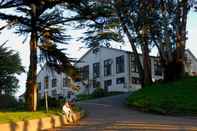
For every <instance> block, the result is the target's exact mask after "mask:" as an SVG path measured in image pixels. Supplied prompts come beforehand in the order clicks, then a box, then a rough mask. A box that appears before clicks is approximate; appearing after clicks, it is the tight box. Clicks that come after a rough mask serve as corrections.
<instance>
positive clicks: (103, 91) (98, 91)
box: [92, 87, 106, 98]
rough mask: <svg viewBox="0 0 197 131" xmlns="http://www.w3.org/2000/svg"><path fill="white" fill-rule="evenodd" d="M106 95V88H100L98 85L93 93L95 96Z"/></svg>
mask: <svg viewBox="0 0 197 131" xmlns="http://www.w3.org/2000/svg"><path fill="white" fill-rule="evenodd" d="M105 95H106V92H105V90H104V89H102V88H100V87H97V88H96V89H95V90H94V92H93V93H92V96H93V97H96V98H97V97H103V96H105Z"/></svg>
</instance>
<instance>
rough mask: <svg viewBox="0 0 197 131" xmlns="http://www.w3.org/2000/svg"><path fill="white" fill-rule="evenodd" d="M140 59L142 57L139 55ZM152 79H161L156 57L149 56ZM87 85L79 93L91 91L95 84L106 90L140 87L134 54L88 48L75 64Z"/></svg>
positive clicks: (108, 49)
mask: <svg viewBox="0 0 197 131" xmlns="http://www.w3.org/2000/svg"><path fill="white" fill-rule="evenodd" d="M140 59H141V61H142V57H140ZM151 63H152V76H153V80H158V79H162V70H161V67H160V65H159V59H158V57H151ZM75 66H76V67H77V68H79V69H80V70H81V72H84V73H82V79H84V81H86V83H88V86H87V85H86V87H83V88H81V90H80V93H91V92H92V91H93V90H94V89H95V88H96V87H97V86H100V87H101V88H103V89H105V90H107V91H124V92H127V91H135V90H138V89H139V88H140V84H139V82H140V81H139V73H138V70H137V67H136V64H135V57H134V54H133V53H131V52H128V51H124V50H120V49H115V48H106V47H97V48H94V49H90V50H89V51H88V52H87V53H86V54H85V55H83V56H82V57H81V58H80V59H79V61H78V62H77V63H76V64H75Z"/></svg>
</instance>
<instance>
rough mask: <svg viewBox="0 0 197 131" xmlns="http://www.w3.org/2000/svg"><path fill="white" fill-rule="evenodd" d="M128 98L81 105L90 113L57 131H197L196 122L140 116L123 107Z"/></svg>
mask: <svg viewBox="0 0 197 131" xmlns="http://www.w3.org/2000/svg"><path fill="white" fill-rule="evenodd" d="M127 96H128V94H124V95H118V96H112V97H106V98H101V99H96V100H89V101H84V102H81V103H79V104H80V105H81V106H82V108H83V109H85V110H86V112H87V113H88V115H87V117H86V118H84V119H82V120H81V121H80V122H79V123H77V124H75V125H67V126H65V127H63V128H57V129H52V130H55V131H125V130H126V131H136V130H137V131H138V130H146V131H155V130H158V131H161V130H163V131H167V130H175V131H177V130H180V131H197V118H196V117H195V118H194V117H171V116H162V115H154V114H147V113H142V112H138V111H135V110H132V109H128V108H127V107H126V106H125V105H124V104H123V103H124V102H125V99H126V97H127Z"/></svg>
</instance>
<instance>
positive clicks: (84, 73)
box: [80, 65, 89, 80]
mask: <svg viewBox="0 0 197 131" xmlns="http://www.w3.org/2000/svg"><path fill="white" fill-rule="evenodd" d="M80 75H81V79H82V80H88V79H89V66H88V65H87V66H84V67H82V68H80Z"/></svg>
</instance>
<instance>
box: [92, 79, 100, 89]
mask: <svg viewBox="0 0 197 131" xmlns="http://www.w3.org/2000/svg"><path fill="white" fill-rule="evenodd" d="M100 86H101V85H100V82H99V81H96V80H93V88H100Z"/></svg>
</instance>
